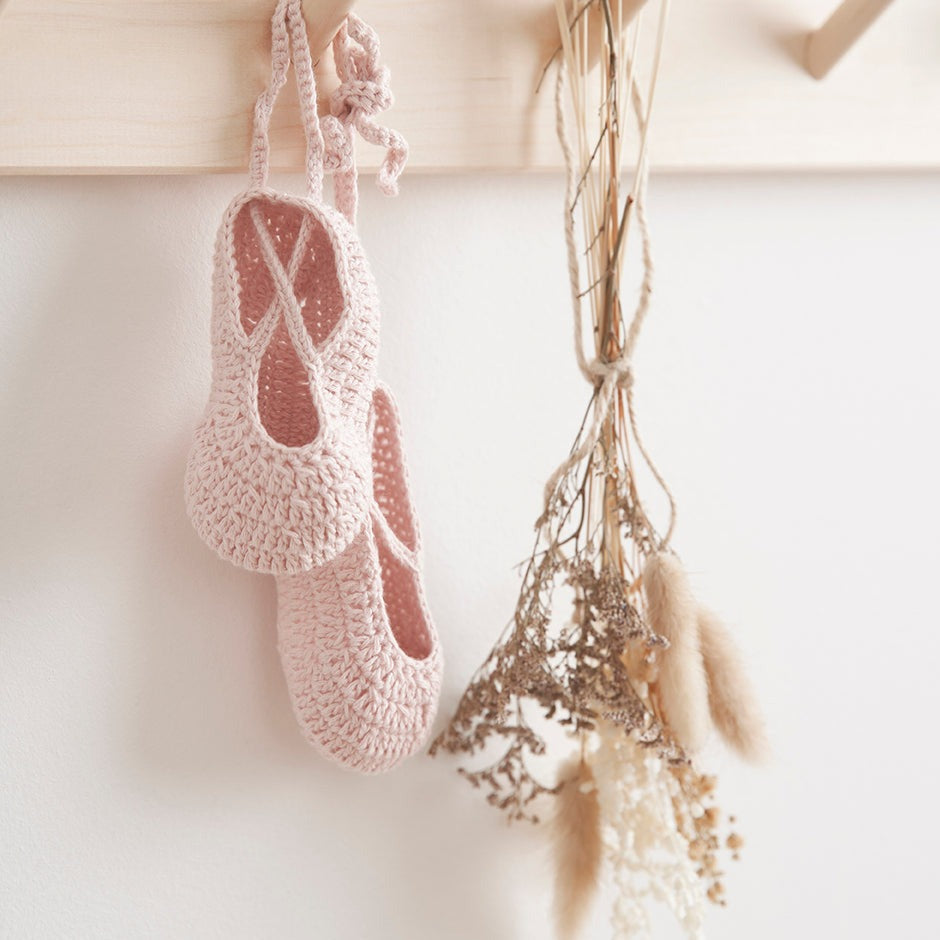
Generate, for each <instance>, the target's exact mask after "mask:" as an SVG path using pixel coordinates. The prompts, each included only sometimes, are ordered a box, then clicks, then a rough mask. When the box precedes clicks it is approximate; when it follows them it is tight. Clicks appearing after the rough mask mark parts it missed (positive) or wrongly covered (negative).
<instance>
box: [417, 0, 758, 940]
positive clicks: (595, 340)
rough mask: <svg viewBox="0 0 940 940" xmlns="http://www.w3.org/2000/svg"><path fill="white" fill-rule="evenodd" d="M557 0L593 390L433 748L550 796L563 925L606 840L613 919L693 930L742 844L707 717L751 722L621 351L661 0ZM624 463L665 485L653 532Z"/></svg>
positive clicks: (524, 792) (642, 255)
mask: <svg viewBox="0 0 940 940" xmlns="http://www.w3.org/2000/svg"><path fill="white" fill-rule="evenodd" d="M555 5H556V9H557V14H558V22H559V27H560V31H561V46H560V48H559V50H558V52H557V53H556V56H555V62H556V67H557V82H556V86H555V105H556V115H557V130H558V137H559V141H560V144H561V149H562V151H563V154H564V157H565V164H566V168H567V186H566V195H565V210H564V222H565V236H566V244H567V258H568V268H569V273H570V280H571V301H572V306H573V313H574V333H575V336H574V346H575V355H576V358H577V363H578V367H579V369H580V371H581V373H582V374H583V375H584V377H585V378H586V379H587V380H588V381H589V382H590V383H591V385H592V388H593V392H592V394H591V397H590V401H589V404H588V408H587V411H586V413H585V417H584V420H583V422H582V425H581V428H580V429H579V431H578V433H577V436H576V438H575V441H574V444H573V445H572V448H571V452H570V454H569V455H568V457H567V458H566V459H565V460H564V462H563V463H562V464H561V465H560V466H559V467H558V468H557V469H556V470H555V472H554V473H553V474H552V475H551V477H550V478H549V480H548V483H547V485H546V488H545V505H544V511H543V513H542V514H541V516H540V517H539V519H538V521H537V523H536V540H535V545H534V548H533V551H532V554H531V556H530V558H529V560H528V562H527V563H526V565H525V567H524V574H523V579H522V587H521V590H520V594H519V600H518V603H517V606H516V610H515V614H514V616H513V618H512V620H511V622H510V623H509V625H508V626H507V628H506V630H505V631H504V634H503V635H502V636H501V637H500V639H499V641H498V642H497V644H496V646H495V647H494V648H493V650H492V651H491V653H490V654H489V656H488V657H487V659H486V661H485V662H484V663H483V665H482V666H481V667H480V669H479V670H478V671H477V673H476V674H475V675H474V677H473V679H472V680H471V682H470V684H469V686H468V688H467V689H466V691H465V692H464V694H463V697H462V698H461V700H460V703H459V705H458V707H457V710H456V713H455V714H454V716H453V718H452V719H451V721H450V723H449V725H448V726H447V727H446V728H445V730H444V731H443V732H442V734H441V735H440V736H439V737H438V738H437V739H436V741H435V742H434V744H433V745H432V750H431V752H432V754H433V753H436V752H438V751H442V750H443V751H447V752H449V753H452V754H458V755H462V756H464V757H465V758H469V757H477V758H480V759H484V760H485V765H484V766H482V767H479V766H477V767H476V768H475V769H470V768H468V767H462V768H461V769H460V773H461V774H462V775H463V776H464V777H465V778H466V779H467V780H468V781H469V782H470V783H471V784H472V785H473V786H475V787H478V788H481V789H483V790H485V791H486V793H487V799H488V801H489V802H490V803H491V804H493V805H494V806H496V807H497V808H499V809H500V810H503V811H504V812H505V813H507V814H508V816H509V817H510V818H511V819H516V820H521V819H529V820H532V821H538V818H539V812H540V810H539V808H540V807H541V806H543V805H544V804H545V803H546V802H547V801H549V800H552V801H553V802H554V806H553V807H552V810H553V812H552V816H553V832H554V838H555V845H556V885H555V903H556V910H555V915H556V924H557V927H558V933H559V936H561V937H572V936H574V935H575V933H576V932H577V930H578V927H579V925H580V923H581V922H582V919H583V916H584V914H585V912H586V910H587V908H588V905H589V903H590V900H591V897H592V894H593V891H594V888H595V885H596V883H597V881H598V879H599V876H600V873H601V871H602V869H603V865H604V859H605V856H606V859H607V863H608V865H609V868H610V871H611V872H612V875H613V878H614V880H615V883H616V885H617V889H618V890H617V902H616V908H615V911H614V917H613V923H614V927H615V933H616V936H617V937H633V936H642V935H643V934H644V933H646V932H647V931H648V929H649V922H648V905H647V901H648V900H649V899H655V900H658V901H662V902H665V903H666V904H668V905H669V906H670V907H671V909H672V910H673V912H674V913H675V915H676V916H677V917H678V919H679V920H680V922H681V923H682V924H683V926H684V927H685V929H686V932H687V934H688V936H690V937H693V938H694V937H700V936H701V935H702V930H703V915H704V909H705V906H706V901H709V900H710V901H712V902H715V903H718V904H723V903H724V887H723V884H722V880H721V879H722V873H721V864H722V861H721V855H722V854H723V853H724V852H727V853H729V854H731V855H733V856H736V855H737V850H738V849H739V848H740V846H741V844H742V842H741V838H740V836H738V835H737V834H736V833H734V832H732V831H730V830H729V829H728V828H726V825H729V824H730V823H731V822H733V818H732V817H729V818H728V819H727V820H723V819H722V816H721V813H720V812H719V809H718V807H717V805H716V803H715V785H716V780H715V778H714V777H713V776H709V775H706V774H704V773H703V772H701V770H700V769H699V768H698V766H697V764H696V762H695V755H696V752H697V751H698V750H699V749H700V747H701V746H702V744H703V742H704V740H705V738H706V737H707V735H708V733H709V731H710V729H711V727H712V726H714V728H716V729H717V730H718V732H719V733H720V735H721V736H722V738H723V739H724V740H725V742H726V743H727V744H728V745H730V746H731V747H732V748H733V749H734V750H736V751H737V752H738V753H739V754H740V755H742V756H743V757H745V758H748V759H757V758H759V757H760V756H761V755H762V753H763V752H764V749H765V741H764V734H763V728H762V723H761V720H760V717H759V714H758V709H757V707H756V703H755V701H754V697H753V694H752V692H751V690H750V688H749V685H748V683H747V681H746V677H745V676H744V675H743V673H742V670H741V666H740V663H739V659H738V655H737V652H736V649H735V646H734V643H733V641H732V640H731V638H730V637H729V635H728V632H727V630H726V629H725V627H724V626H723V624H722V623H721V621H720V620H719V619H718V618H717V617H716V616H715V615H714V614H713V613H711V612H710V611H709V610H708V609H706V608H705V607H703V606H702V605H700V604H699V603H698V601H697V600H696V599H695V597H694V596H693V594H692V591H691V589H690V587H689V583H688V579H687V577H686V575H685V573H684V571H683V568H682V565H681V564H680V562H679V559H678V558H677V556H676V555H675V553H674V552H673V550H672V548H671V540H672V535H673V530H674V527H675V515H676V513H675V510H676V506H675V500H674V499H673V496H672V493H671V492H670V490H669V488H668V486H667V485H666V483H665V481H664V479H663V477H662V475H661V474H660V473H659V471H658V470H657V468H656V467H655V465H654V464H653V462H652V460H651V459H650V455H649V453H648V451H647V449H646V447H645V446H644V444H643V441H642V439H641V438H640V435H639V433H638V427H637V418H636V409H635V404H634V393H633V377H634V373H633V355H634V350H635V347H636V343H637V339H638V337H639V334H640V330H641V328H642V326H643V322H644V319H645V317H646V315H647V312H648V310H649V306H650V298H651V292H652V279H653V265H652V260H651V255H650V237H649V228H648V225H647V219H646V189H647V179H648V175H649V158H648V146H647V145H648V134H649V126H650V114H651V109H652V104H653V98H654V93H655V86H656V76H657V74H658V71H659V63H660V54H661V50H662V46H663V38H664V34H665V26H666V21H667V14H668V0H659V15H658V17H657V18H656V20H655V23H654V24H653V25H654V28H653V29H652V30H649V29H645V28H644V15H643V12H642V11H641V12H636V7H637V6H638V4H637V3H636V2H630V0H555ZM650 41H651V46H650V48H651V50H652V51H651V53H645V52H644V50H645V48H646V45H645V42H646V43H647V44H649V43H650ZM572 116H573V122H572ZM572 123H573V125H574V128H575V133H574V134H573V135H572V133H571V131H570V127H571V125H572ZM628 163H629V164H630V165H631V167H632V173H631V174H628V173H627V172H626V167H627V165H628ZM579 227H580V238H579V235H578V229H579ZM631 249H632V254H631ZM631 261H632V263H633V264H634V266H635V267H636V269H637V271H638V276H639V284H638V287H637V288H636V294H637V299H636V302H635V304H634V305H632V312H631V315H630V316H629V317H628V316H627V315H626V313H625V309H624V308H625V302H626V299H627V297H628V296H629V295H630V293H631V291H630V289H629V287H628V280H629V277H630V274H631V272H632V268H631ZM585 307H589V309H590V328H591V329H590V333H589V334H588V335H587V336H586V335H585V323H584V320H585V317H584V316H583V310H584V308H585ZM643 467H645V470H643V469H642V468H643ZM638 473H643V474H644V475H645V477H646V478H647V479H649V480H650V481H651V482H655V483H656V484H658V486H659V487H660V488H661V490H662V492H663V494H664V495H665V500H664V505H668V521H667V524H666V527H665V530H664V531H663V532H662V533H660V532H659V531H658V530H657V528H656V527H655V526H654V524H653V521H652V519H651V514H650V513H649V512H647V509H646V507H645V505H644V502H643V501H642V500H641V497H640V492H639V486H638ZM551 726H555V727H556V728H558V729H561V731H562V732H564V735H563V738H562V739H563V740H565V741H566V742H568V743H567V745H566V746H565V751H564V752H563V753H562V755H561V756H562V758H563V759H562V761H561V767H560V772H559V773H558V775H557V777H556V778H554V779H553V780H551V782H548V781H546V780H545V779H544V774H543V772H541V771H540V770H539V769H538V768H540V767H543V766H544V765H545V764H546V762H547V761H548V760H549V759H550V758H551V757H553V756H554V755H555V750H556V747H557V741H558V740H559V737H560V736H559V735H558V734H557V732H555V731H552V730H551ZM477 763H479V760H478V761H477Z"/></svg>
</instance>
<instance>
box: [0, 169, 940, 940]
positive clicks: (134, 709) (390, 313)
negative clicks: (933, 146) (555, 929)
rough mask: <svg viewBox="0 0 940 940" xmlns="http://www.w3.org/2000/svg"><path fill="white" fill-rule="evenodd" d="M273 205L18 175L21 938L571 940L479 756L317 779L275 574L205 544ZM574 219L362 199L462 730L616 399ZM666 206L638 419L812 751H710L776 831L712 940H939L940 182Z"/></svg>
mask: <svg viewBox="0 0 940 940" xmlns="http://www.w3.org/2000/svg"><path fill="white" fill-rule="evenodd" d="M240 183H241V180H240V179H239V178H237V177H226V178H187V179H23V180H15V179H6V180H0V329H2V335H0V378H2V383H3V390H2V397H0V415H2V426H0V439H2V442H3V443H2V450H0V454H2V456H0V491H2V493H3V496H2V503H0V505H2V517H0V531H2V544H0V551H2V570H0V578H2V581H0V605H2V607H0V611H2V633H0V643H2V651H0V722H2V726H0V935H2V936H3V937H4V938H6V937H10V938H64V937H69V938H72V937H80V938H85V937H88V938H122V940H126V938H137V937H156V938H177V937H179V938H183V937H185V938H210V937H224V938H258V937H265V938H268V937H270V938H284V940H290V938H301V937H303V938H306V937H317V938H325V940H334V938H335V940H346V938H357V940H358V938H369V940H371V938H388V940H438V938H448V940H450V938H454V940H458V938H467V940H470V938H473V940H476V938H484V937H486V938H493V940H535V938H544V937H546V936H548V935H549V934H548V929H547V919H546V915H545V908H546V906H547V903H546V889H547V885H548V866H547V862H546V853H545V849H544V846H543V843H542V840H541V838H540V836H539V833H538V832H533V831H530V830H528V829H525V828H519V827H515V828H512V829H507V828H506V827H505V826H504V825H503V824H502V822H501V821H500V819H499V818H498V817H497V814H496V813H495V812H494V811H493V810H491V809H490V808H489V807H487V806H485V805H484V804H483V802H482V800H481V799H480V798H479V795H478V794H475V793H474V792H472V791H471V790H470V789H469V788H468V787H467V785H466V784H465V783H464V782H463V781H461V780H460V779H459V778H458V777H457V775H456V774H455V773H454V764H453V762H452V761H451V760H450V759H449V758H442V759H438V760H435V761H431V760H428V759H427V758H425V757H420V758H416V759H414V760H412V761H411V762H409V763H408V764H407V765H406V766H404V767H403V768H402V769H401V770H399V771H396V772H394V773H392V774H390V775H388V776H385V777H381V778H377V779H364V778H358V777H353V776H350V775H347V774H346V773H343V772H342V771H340V770H337V769H335V768H334V767H333V766H331V765H328V764H327V763H325V762H323V761H322V760H320V759H318V758H317V756H316V755H315V754H314V753H313V752H312V751H310V750H308V749H307V747H306V746H305V745H304V743H303V741H302V740H301V738H300V736H299V734H298V733H297V732H296V730H295V727H294V725H293V720H292V717H291V714H290V710H289V705H288V700H287V696H286V693H285V690H284V687H283V683H282V680H281V676H280V673H279V666H278V661H277V656H276V653H275V648H274V619H275V602H274V591H273V584H272V582H271V580H270V579H268V578H265V577H261V576H252V575H249V574H246V573H245V572H242V571H239V570H236V569H235V568H232V567H230V566H228V565H226V564H224V563H223V562H221V561H218V560H217V559H216V558H215V556H214V555H213V554H212V553H211V552H210V551H209V550H208V549H206V548H205V547H204V546H203V545H202V544H201V543H200V542H199V541H198V539H197V538H196V536H195V535H194V534H193V532H192V530H191V529H190V527H189V524H188V522H187V519H186V516H185V512H184V509H183V502H182V495H181V481H182V473H183V464H184V459H185V454H186V450H187V446H188V439H189V435H190V432H191V430H192V428H193V425H194V422H195V421H196V419H197V416H198V414H199V412H200V410H201V408H202V405H203V402H204V398H205V395H206V391H207V384H208V363H209V358H208V345H207V344H208V313H209V305H208V293H209V292H208V286H209V270H210V269H209V264H210V255H211V248H212V239H213V235H214V230H215V226H216V224H217V221H218V218H219V216H220V214H221V212H222V209H223V207H224V205H225V203H226V201H227V199H228V198H229V196H230V194H232V193H234V191H235V189H236V187H238V186H239V185H240ZM559 186H560V182H559V180H558V179H557V178H555V177H518V178H492V177H490V178H486V177H475V178H453V179H447V178H420V177H419V178H409V179H407V181H406V182H405V184H404V190H403V195H402V196H401V198H400V199H399V200H398V201H397V202H388V201H385V200H383V199H381V197H379V196H377V195H376V194H375V193H374V192H373V190H372V189H371V186H369V187H367V191H366V193H365V196H364V204H363V209H362V219H361V221H362V230H363V235H364V239H365V242H366V245H367V248H368V249H369V251H370V253H371V257H372V260H373V263H374V266H375V269H376V275H377V278H378V281H379V285H380V289H381V292H382V297H383V302H384V311H385V322H384V345H383V352H382V361H381V371H382V372H383V373H384V376H385V377H386V378H387V379H389V380H390V381H391V382H392V384H393V385H394V386H395V388H396V389H397V392H398V394H399V398H400V401H401V405H402V410H403V413H404V418H405V423H406V428H405V431H406V436H407V444H408V448H409V452H410V457H411V463H412V470H413V478H414V483H415V488H416V495H417V499H418V503H419V507H420V509H421V512H422V516H423V524H424V530H425V543H426V554H427V558H426V565H427V581H428V589H429V593H430V599H431V602H432V604H433V609H434V611H435V613H436V617H437V620H438V623H439V626H440V630H441V633H442V635H443V640H444V643H445V652H446V654H447V657H448V672H447V684H446V690H445V696H444V703H443V711H444V712H445V713H447V712H449V710H450V709H451V708H452V706H453V705H454V702H455V699H456V696H457V695H458V693H459V691H460V690H461V689H462V688H463V686H464V684H465V682H466V680H467V678H468V677H469V675H470V673H471V671H472V670H473V668H474V667H475V666H476V665H477V664H478V663H479V662H480V661H481V659H482V658H483V656H484V655H485V653H486V651H487V650H488V649H489V646H490V644H491V642H492V640H493V638H494V636H495V634H496V633H497V631H498V630H499V629H500V628H501V626H502V625H503V623H504V622H505V621H506V620H507V618H508V617H509V615H510V613H511V610H512V607H513V604H514V597H515V591H516V587H517V580H516V574H515V573H514V571H513V565H514V564H515V563H516V562H517V561H520V560H521V559H522V558H523V557H524V556H525V554H526V553H527V551H528V549H529V546H530V538H531V530H532V522H533V520H534V518H535V516H536V515H537V512H538V509H539V505H538V504H539V494H540V491H541V485H542V483H543V481H544V479H545V477H546V476H547V474H548V472H549V471H550V469H551V468H553V467H554V465H555V464H556V462H557V461H558V460H559V459H560V458H561V456H562V455H563V454H564V453H565V451H566V450H567V448H568V446H569V444H570V440H571V437H572V435H573V433H574V430H575V427H576V424H577V420H578V418H579V417H580V414H581V411H582V409H583V406H584V404H585V401H586V395H587V394H588V388H587V386H586V385H585V384H584V383H583V382H582V380H581V379H580V378H579V377H578V375H577V373H576V370H575V368H574V366H573V360H572V354H571V351H570V348H569V334H570V330H569V311H568V306H567V299H566V298H567V293H566V291H567V287H566V284H565V274H564V260H563V251H562V242H561V236H560V214H559ZM651 198H652V205H651V216H652V220H653V223H654V225H655V230H654V236H655V239H656V254H657V258H658V272H659V279H658V287H657V290H656V294H655V306H654V312H653V315H652V318H651V320H650V322H649V328H648V332H647V333H646V334H645V335H644V337H643V340H642V342H641V346H640V350H639V361H638V372H639V376H638V382H639V385H638V403H639V407H640V409H641V419H642V423H643V427H644V429H645V432H646V437H647V439H648V443H649V445H650V447H651V448H652V450H653V451H654V453H655V454H656V456H657V457H658V459H659V462H660V464H661V466H662V469H663V470H664V471H665V472H666V474H667V476H668V478H669V480H670V481H671V483H672V485H673V487H674V489H675V491H676V493H677V494H678V497H679V499H680V526H679V531H678V535H677V542H676V545H677V547H678V548H679V550H680V552H681V553H682V554H683V556H684V558H685V560H686V562H687V564H688V565H689V567H690V568H691V569H692V571H693V572H694V575H695V581H696V585H697V588H698V589H699V591H700V593H701V594H702V595H703V596H704V597H706V598H707V600H708V601H709V602H710V603H711V604H712V605H714V606H716V607H717V608H719V609H720V610H721V611H722V612H723V613H724V614H725V615H726V617H727V618H728V619H729V620H730V621H731V622H732V623H733V624H735V625H736V626H737V627H738V630H739V633H738V635H739V637H740V640H741V643H742V645H743V647H744V648H745V650H746V652H747V654H748V657H749V659H750V663H751V668H752V671H753V673H754V676H755V678H756V680H757V682H758V684H759V687H760V689H761V693H762V697H763V700H764V703H765V705H766V709H767V713H768V716H769V723H770V727H771V731H772V736H773V740H774V743H775V749H776V760H775V763H774V764H773V765H772V766H771V767H770V768H768V769H767V770H764V771H755V770H751V769H746V768H743V767H741V766H739V765H738V764H736V763H735V762H734V761H732V760H731V759H729V758H726V757H725V756H724V755H723V754H722V753H721V752H720V751H718V750H717V749H716V751H715V752H714V753H713V754H711V755H710V756H709V763H710V765H711V766H713V767H714V768H716V769H717V770H718V771H719V772H720V775H721V788H722V800H721V802H722V804H723V806H724V807H725V808H727V809H729V810H733V811H736V812H737V815H738V817H739V819H740V827H741V829H742V831H743V832H744V834H745V836H746V838H747V840H748V846H747V849H746V852H745V855H744V859H743V861H742V862H741V863H739V864H738V865H737V866H736V867H735V868H734V869H732V873H731V875H730V877H729V890H730V896H731V904H730V907H729V908H728V909H727V910H725V911H720V912H716V913H715V915H714V916H713V917H712V919H711V936H713V937H720V938H731V940H739V938H740V940H743V938H748V940H752V938H756V937H760V938H767V940H771V938H773V940H784V938H790V937H796V936H809V937H814V938H816V937H819V938H828V937H852V938H855V940H868V938H872V940H874V938H881V937H885V936H904V937H925V936H928V935H930V933H931V931H932V926H929V925H933V924H934V913H933V911H934V904H935V900H934V893H935V890H934V884H933V882H934V876H935V873H936V852H937V845H938V836H940V831H938V829H940V827H938V825H937V817H938V813H937V803H936V796H935V793H936V780H937V776H938V772H940V761H938V757H937V750H936V748H935V746H934V738H935V736H936V733H935V728H934V727H933V721H932V719H933V718H934V717H935V715H936V713H937V706H938V704H940V702H938V699H940V695H938V692H937V691H936V673H937V654H938V650H940V641H938V638H937V627H938V616H937V608H938V605H937V601H936V588H935V585H936V577H937V574H936V573H937V570H938V561H940V558H938V548H937V530H938V524H940V512H938V500H937V479H938V474H940V460H938V445H937V427H938V418H940V393H938V391H937V384H936V382H937V379H936V371H937V370H936V348H937V344H938V341H940V325H938V316H937V314H938V312H940V288H938V281H937V257H938V256H937V252H938V244H940V212H938V211H937V208H938V205H940V178H937V177H924V178H898V177H894V178H892V177H879V178H869V177H855V178H853V177H827V178H785V179H781V178H771V177H762V178H752V179H739V178H659V179H655V180H654V182H653V191H652V197H651ZM442 717H443V716H442ZM608 935H609V931H608V929H607V926H606V911H605V910H603V909H599V910H598V911H597V914H596V917H595V919H594V922H593V923H592V927H591V931H590V936H591V937H596V938H602V937H607V936H608ZM674 935H675V934H674V931H673V930H672V929H671V928H664V929H663V930H662V932H661V933H658V934H657V936H658V937H659V936H661V937H663V938H668V937H672V936H674Z"/></svg>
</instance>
